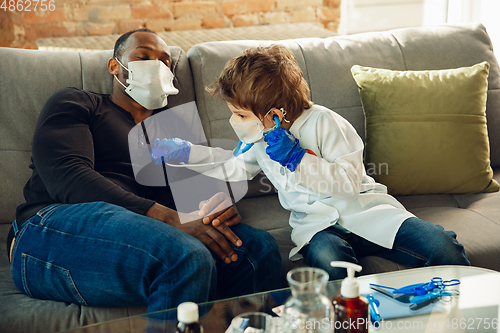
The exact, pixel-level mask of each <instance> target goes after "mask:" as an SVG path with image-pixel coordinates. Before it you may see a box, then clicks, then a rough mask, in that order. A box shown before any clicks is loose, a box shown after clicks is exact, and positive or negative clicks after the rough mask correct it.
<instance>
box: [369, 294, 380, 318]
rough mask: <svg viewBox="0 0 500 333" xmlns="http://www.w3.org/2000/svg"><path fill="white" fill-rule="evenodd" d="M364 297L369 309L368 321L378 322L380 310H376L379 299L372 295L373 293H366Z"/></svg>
mask: <svg viewBox="0 0 500 333" xmlns="http://www.w3.org/2000/svg"><path fill="white" fill-rule="evenodd" d="M366 299H367V300H368V307H369V309H370V321H371V323H372V324H373V325H375V323H378V322H380V319H381V317H380V312H379V311H378V307H379V305H380V301H379V300H378V299H376V298H375V297H373V295H371V294H370V295H366Z"/></svg>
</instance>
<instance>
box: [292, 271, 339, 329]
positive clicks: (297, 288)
mask: <svg viewBox="0 0 500 333" xmlns="http://www.w3.org/2000/svg"><path fill="white" fill-rule="evenodd" d="M286 278H287V280H288V284H289V285H290V288H291V291H292V296H290V297H289V298H288V300H287V301H286V303H285V307H284V309H283V318H284V323H283V328H284V332H285V333H298V332H300V333H306V332H307V333H313V332H314V333H326V332H333V328H334V325H333V311H332V303H331V301H330V299H328V297H326V296H325V295H324V290H325V286H326V283H327V282H328V273H327V272H326V271H324V270H322V269H320V268H313V267H300V268H294V269H292V270H290V271H289V272H288V274H287V276H286Z"/></svg>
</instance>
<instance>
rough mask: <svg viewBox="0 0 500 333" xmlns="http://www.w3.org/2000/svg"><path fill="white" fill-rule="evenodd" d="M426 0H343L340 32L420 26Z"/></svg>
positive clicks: (351, 32) (348, 32) (349, 32)
mask: <svg viewBox="0 0 500 333" xmlns="http://www.w3.org/2000/svg"><path fill="white" fill-rule="evenodd" d="M424 3H425V0H342V5H341V6H342V7H341V9H342V13H341V25H340V27H339V33H340V34H353V33H359V32H367V31H381V30H389V29H395V28H404V27H413V26H420V25H422V24H423V19H424Z"/></svg>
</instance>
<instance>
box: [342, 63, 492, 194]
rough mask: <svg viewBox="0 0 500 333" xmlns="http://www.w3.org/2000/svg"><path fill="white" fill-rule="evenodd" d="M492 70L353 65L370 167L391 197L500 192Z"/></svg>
mask: <svg viewBox="0 0 500 333" xmlns="http://www.w3.org/2000/svg"><path fill="white" fill-rule="evenodd" d="M489 67H490V66H489V64H488V63H487V62H482V63H479V64H476V65H474V66H471V67H462V68H458V69H450V70H433V71H391V70H386V69H377V68H370V67H362V66H353V67H352V69H351V71H352V73H353V76H354V79H355V80H356V83H357V85H358V87H359V93H360V96H361V102H362V105H363V110H364V114H365V118H366V125H365V135H366V147H365V162H366V163H367V165H374V166H381V165H385V166H386V169H385V170H383V172H380V173H378V172H375V173H374V174H373V176H374V177H375V178H376V179H377V181H379V182H381V183H383V184H385V185H387V187H388V189H389V192H390V193H392V194H429V193H476V192H493V191H498V189H499V186H498V183H497V182H496V181H495V180H492V177H493V170H492V169H491V166H490V158H489V157H490V151H489V142H488V131H487V127H486V114H485V110H486V97H487V89H488V73H489Z"/></svg>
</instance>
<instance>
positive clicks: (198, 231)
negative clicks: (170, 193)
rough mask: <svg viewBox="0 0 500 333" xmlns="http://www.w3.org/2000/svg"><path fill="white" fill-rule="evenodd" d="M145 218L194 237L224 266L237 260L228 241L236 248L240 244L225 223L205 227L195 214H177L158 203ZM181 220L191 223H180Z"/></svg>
mask: <svg viewBox="0 0 500 333" xmlns="http://www.w3.org/2000/svg"><path fill="white" fill-rule="evenodd" d="M146 216H148V217H151V218H154V219H157V220H159V221H162V222H165V223H167V224H169V225H171V226H173V227H176V228H177V229H179V230H182V231H184V232H186V233H188V234H189V235H191V236H193V237H195V238H196V239H198V240H199V241H200V242H202V243H203V244H204V245H205V246H206V247H207V248H208V249H209V250H210V251H211V252H212V253H214V254H215V255H216V256H218V257H219V258H221V259H222V260H223V261H224V262H225V263H226V264H229V263H231V262H232V261H236V260H238V256H237V255H236V253H235V252H234V250H233V248H232V247H231V245H230V244H229V242H228V241H230V242H232V243H233V244H234V245H236V246H241V245H242V242H241V240H240V239H239V237H238V236H236V234H235V233H234V232H233V231H232V230H231V229H230V228H229V227H228V226H227V225H226V224H225V223H222V224H220V225H219V226H217V227H216V226H213V225H206V224H204V223H203V222H202V221H201V219H200V217H199V216H198V214H197V213H196V212H194V213H189V214H184V213H178V212H176V211H174V210H172V209H170V208H167V207H165V206H162V205H160V204H158V203H155V204H154V205H153V206H151V208H149V210H148V211H147V212H146ZM181 220H182V221H188V220H189V221H192V222H184V223H181Z"/></svg>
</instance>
